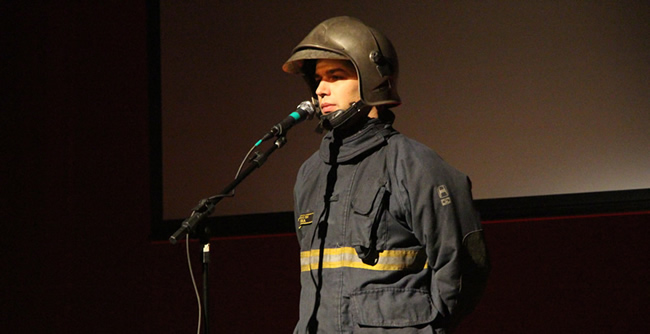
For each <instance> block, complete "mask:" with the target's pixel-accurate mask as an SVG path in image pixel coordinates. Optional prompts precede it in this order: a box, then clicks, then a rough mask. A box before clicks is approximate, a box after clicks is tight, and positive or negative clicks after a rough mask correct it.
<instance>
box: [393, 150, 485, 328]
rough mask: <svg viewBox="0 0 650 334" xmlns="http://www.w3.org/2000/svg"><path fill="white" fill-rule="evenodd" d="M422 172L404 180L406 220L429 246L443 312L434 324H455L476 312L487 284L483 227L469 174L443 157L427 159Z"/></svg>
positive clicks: (433, 286) (434, 294) (435, 295)
mask: <svg viewBox="0 0 650 334" xmlns="http://www.w3.org/2000/svg"><path fill="white" fill-rule="evenodd" d="M425 160H428V159H425ZM425 166H426V167H425ZM419 170H420V171H419V172H418V171H411V173H414V174H415V175H411V177H407V179H410V180H411V181H409V182H407V183H406V184H404V185H405V186H406V187H407V189H405V191H406V193H407V198H408V199H407V201H408V203H407V204H408V205H409V206H410V210H409V211H410V219H408V223H409V225H411V228H412V230H413V233H414V234H415V236H416V237H417V238H418V240H420V242H421V243H422V244H423V245H424V246H425V247H426V253H427V257H428V264H429V267H430V269H431V273H432V279H431V294H432V298H433V301H434V305H435V306H436V308H437V309H438V312H439V314H440V315H441V316H442V319H437V320H436V322H438V321H440V322H442V323H443V324H445V326H446V327H453V326H455V325H456V324H458V322H459V321H460V320H461V318H462V317H463V316H465V315H466V314H469V313H470V312H471V311H472V309H473V308H474V306H475V305H476V304H477V302H478V300H479V299H480V296H481V294H482V292H483V290H484V288H485V285H486V281H487V277H488V273H489V260H488V256H487V250H486V246H485V241H484V238H483V229H482V226H481V222H480V218H479V214H478V212H477V211H476V209H475V207H474V204H473V199H472V194H471V183H470V181H469V178H467V176H465V175H464V174H462V173H460V172H458V171H457V170H455V169H453V167H451V166H449V165H447V164H446V163H445V162H444V161H442V160H439V159H433V160H429V161H425V163H424V164H423V165H421V166H420V168H419Z"/></svg>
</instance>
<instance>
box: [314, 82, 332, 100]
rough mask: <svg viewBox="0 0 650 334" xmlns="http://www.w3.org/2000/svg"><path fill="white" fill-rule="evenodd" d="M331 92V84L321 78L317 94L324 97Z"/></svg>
mask: <svg viewBox="0 0 650 334" xmlns="http://www.w3.org/2000/svg"><path fill="white" fill-rule="evenodd" d="M329 93H330V88H329V84H328V83H327V81H325V80H321V81H320V83H318V87H316V95H317V96H319V97H323V96H326V95H329Z"/></svg>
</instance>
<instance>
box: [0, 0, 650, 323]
mask: <svg viewBox="0 0 650 334" xmlns="http://www.w3.org/2000/svg"><path fill="white" fill-rule="evenodd" d="M0 13H1V14H0V15H1V16H2V17H1V19H0V25H1V26H0V28H1V29H2V32H3V34H2V41H1V43H2V47H0V49H2V51H1V52H0V57H2V58H1V60H2V70H1V71H2V88H3V89H2V98H0V109H1V110H0V115H1V116H0V117H1V118H2V122H1V126H2V128H1V130H2V131H1V132H0V133H1V134H0V135H1V136H2V151H1V152H2V158H3V159H2V161H3V163H2V170H1V175H2V176H1V182H2V183H1V184H0V194H1V196H2V197H1V198H0V208H2V210H1V211H0V212H2V218H3V223H2V227H3V228H2V232H3V234H4V235H3V237H2V241H1V242H0V247H1V248H0V252H1V253H2V256H1V257H0V258H1V262H0V263H1V265H2V267H1V268H2V270H3V273H2V275H1V277H2V278H1V281H0V282H1V283H2V290H1V291H2V292H1V295H0V305H1V308H0V314H1V315H0V332H5V333H88V332H90V333H116V332H119V333H176V332H183V333H188V332H192V331H193V330H194V327H195V325H196V318H197V310H196V301H195V298H194V294H193V290H192V286H191V282H190V278H189V273H188V270H187V265H186V260H185V250H184V247H183V245H170V244H169V243H167V242H152V241H151V240H150V239H149V234H150V229H151V217H152V216H153V213H154V210H156V208H158V205H159V203H156V201H157V200H158V199H159V198H158V197H157V195H156V194H152V189H156V187H157V185H156V184H155V183H156V181H155V178H154V183H153V184H152V182H151V181H150V180H151V179H152V171H151V168H150V164H151V162H152V161H154V162H155V161H156V159H157V157H156V156H155V155H154V156H152V155H151V152H152V145H154V144H152V142H150V131H151V128H150V125H151V124H152V123H151V122H154V123H155V122H156V120H155V119H150V113H149V107H150V104H151V103H156V101H151V100H149V95H148V93H149V92H148V83H149V78H150V73H149V69H148V66H149V59H148V54H147V8H146V6H145V4H144V3H137V2H123V3H112V4H105V3H103V2H92V3H88V4H79V3H76V2H75V3H65V2H58V4H56V5H52V4H40V5H34V4H33V3H32V2H29V3H27V2H23V3H19V2H12V3H6V2H5V3H3V4H2V5H0ZM154 128H155V127H154ZM154 130H155V129H154ZM153 151H154V152H155V150H153ZM152 198H153V199H154V200H152ZM649 217H650V215H649V214H648V213H647V212H646V213H638V214H623V215H603V216H586V217H567V218H561V219H559V218H547V219H544V220H528V221H508V222H501V223H490V224H486V232H487V236H488V242H489V246H490V250H491V253H492V259H493V263H494V271H493V275H492V277H491V281H490V285H489V287H488V290H487V291H486V294H485V298H484V300H483V302H482V303H481V304H480V305H479V308H478V309H477V312H475V313H474V314H473V315H472V316H471V317H470V318H469V319H468V320H467V321H466V322H465V323H464V324H463V325H462V327H461V330H460V332H461V333H475V332H479V331H480V332H483V333H548V332H560V333H562V332H574V333H588V332H609V333H642V332H648V331H649V330H650V325H648V321H647V318H646V317H645V315H644V313H646V312H647V305H648V304H647V296H648V295H650V293H649V292H650V291H648V287H647V282H648V281H650V277H648V269H647V263H648V262H649V261H648V260H649V259H648V254H649V251H650V249H649V246H648V243H647V242H646V239H647V235H648V232H649V231H648V230H649V228H648V226H650V218H649ZM294 238H295V237H294V236H293V235H291V234H288V235H274V236H266V237H250V238H246V237H242V238H229V239H216V240H214V241H213V242H212V263H211V267H210V268H211V270H210V273H211V281H210V284H211V286H210V293H211V298H210V306H211V310H210V311H211V312H210V313H211V315H212V316H211V325H212V329H213V330H212V333H239V332H242V333H287V332H290V331H291V328H292V326H293V323H294V322H295V320H296V316H297V305H296V304H297V299H298V258H297V251H298V250H297V243H296V242H295V239H294ZM190 248H191V252H190V254H191V255H192V256H193V265H194V272H195V274H196V275H197V276H199V275H200V263H199V262H198V261H199V259H198V256H197V255H198V254H199V245H198V244H197V243H196V242H192V243H191V247H190Z"/></svg>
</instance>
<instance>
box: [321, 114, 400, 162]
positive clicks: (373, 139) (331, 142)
mask: <svg viewBox="0 0 650 334" xmlns="http://www.w3.org/2000/svg"><path fill="white" fill-rule="evenodd" d="M396 133H397V131H396V130H395V129H393V127H392V126H391V124H390V123H388V122H386V121H382V120H380V119H378V118H372V119H369V120H368V121H367V122H366V123H365V124H364V126H363V127H362V128H361V130H359V131H358V132H357V133H355V134H353V135H350V136H346V137H343V138H340V137H338V136H335V135H334V131H329V132H328V133H327V134H326V135H325V136H324V137H323V140H322V141H321V145H320V150H319V155H320V157H321V159H322V160H323V161H324V162H325V163H327V164H334V163H346V162H350V161H352V160H354V159H356V158H361V157H363V156H365V155H367V154H370V153H372V152H374V150H375V149H378V148H379V147H381V146H383V145H385V144H386V142H387V141H388V137H390V136H392V135H394V134H396Z"/></svg>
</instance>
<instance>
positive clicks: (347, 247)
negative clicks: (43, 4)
mask: <svg viewBox="0 0 650 334" xmlns="http://www.w3.org/2000/svg"><path fill="white" fill-rule="evenodd" d="M283 69H284V71H286V72H289V73H295V74H301V75H303V77H304V78H305V80H306V81H307V83H308V85H309V88H310V92H311V94H312V96H313V99H314V101H315V102H316V101H317V102H318V105H319V107H320V111H321V113H320V125H321V127H322V128H323V129H325V130H328V132H327V134H326V135H325V136H324V137H323V141H322V143H321V146H320V149H319V150H318V152H316V153H315V154H314V155H312V156H311V157H310V158H309V159H308V160H307V161H306V162H305V163H304V164H303V166H302V167H301V169H300V171H299V174H298V177H297V181H296V185H295V193H294V197H295V215H296V232H297V235H298V240H299V243H300V248H301V254H300V261H301V285H302V290H301V300H300V319H299V321H298V324H297V326H296V329H295V333H449V332H450V331H451V330H452V329H453V327H454V326H455V325H457V323H458V321H459V320H460V319H461V318H462V316H464V315H466V314H468V313H469V312H470V311H471V310H472V308H473V307H474V305H475V304H476V303H477V301H478V299H479V296H480V294H481V292H482V291H483V288H484V287H485V282H486V280H487V275H488V271H489V262H488V257H487V251H486V247H485V243H484V239H483V232H482V227H481V223H480V220H479V216H478V213H477V212H476V211H475V209H474V207H473V202H472V195H471V186H470V182H469V179H468V177H467V176H466V175H464V174H462V173H461V172H459V171H457V170H456V169H454V168H453V167H451V166H450V165H448V164H447V163H445V162H444V161H443V160H442V159H441V158H440V157H439V156H438V155H437V154H436V153H435V152H434V151H432V150H431V149H429V148H428V147H426V146H424V145H422V144H420V143H418V142H416V141H414V140H412V139H409V138H407V137H405V136H404V135H402V134H400V133H399V132H397V131H396V130H395V129H393V127H392V125H391V124H392V121H393V119H394V114H393V113H392V112H391V111H390V110H389V108H390V107H395V106H398V105H399V104H400V98H399V95H398V94H397V77H398V63H397V54H396V53H395V50H394V48H393V46H392V44H391V43H390V41H389V40H388V39H387V38H386V37H385V36H384V35H383V34H381V33H380V32H378V31H376V30H375V29H373V28H370V27H368V26H366V25H365V24H364V23H362V22H361V21H359V20H357V19H354V18H350V17H336V18H332V19H329V20H326V21H324V22H322V23H321V24H319V25H318V26H316V28H314V30H312V31H311V33H309V34H308V35H307V37H305V39H304V40H303V41H302V42H301V43H300V44H299V45H298V46H297V47H296V48H295V49H294V51H293V54H292V56H291V57H290V58H289V60H288V61H287V62H286V63H285V64H284V66H283Z"/></svg>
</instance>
